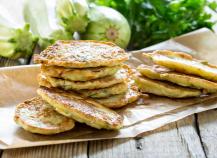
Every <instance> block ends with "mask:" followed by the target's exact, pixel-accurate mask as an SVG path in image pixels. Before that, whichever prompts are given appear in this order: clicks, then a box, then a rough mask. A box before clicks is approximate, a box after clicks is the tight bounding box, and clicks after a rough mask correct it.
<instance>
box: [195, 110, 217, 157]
mask: <svg viewBox="0 0 217 158" xmlns="http://www.w3.org/2000/svg"><path fill="white" fill-rule="evenodd" d="M197 118H198V123H199V132H200V133H199V134H200V136H201V140H202V145H203V146H204V150H205V152H206V155H207V157H208V158H216V157H217V110H210V111H207V112H203V113H199V114H197Z"/></svg>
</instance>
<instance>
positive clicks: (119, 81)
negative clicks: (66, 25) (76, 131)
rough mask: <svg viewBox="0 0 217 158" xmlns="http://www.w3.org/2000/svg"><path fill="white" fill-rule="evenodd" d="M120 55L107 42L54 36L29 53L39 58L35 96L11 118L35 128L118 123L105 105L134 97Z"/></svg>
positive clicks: (123, 54) (36, 130)
mask: <svg viewBox="0 0 217 158" xmlns="http://www.w3.org/2000/svg"><path fill="white" fill-rule="evenodd" d="M126 60H128V54H127V53H126V52H125V51H124V50H123V49H121V48H119V47H117V46H116V45H114V44H112V43H109V42H96V41H58V42H57V43H55V44H54V45H53V46H50V47H48V48H47V49H46V50H44V51H43V52H41V53H40V55H38V56H36V57H35V62H36V63H41V73H40V74H39V76H38V81H39V85H40V88H39V89H38V90H37V93H38V95H39V96H40V97H36V98H33V99H31V100H27V101H26V102H24V103H21V104H19V105H18V106H17V108H16V113H15V121H16V122H17V123H18V124H19V125H21V126H22V127H23V128H24V129H26V130H28V131H30V132H33V133H40V134H54V133H59V132H63V131H67V130H70V129H72V128H73V127H74V120H75V121H77V122H81V123H85V124H87V125H89V126H91V127H94V128H98V129H101V128H105V129H120V128H121V127H122V122H123V118H122V117H121V116H120V115H119V114H117V113H116V112H115V111H113V110H111V109H109V108H118V107H122V106H124V105H126V104H128V103H131V102H133V101H135V100H136V99H137V98H138V97H139V92H138V90H137V87H135V85H134V81H133V80H132V79H131V76H132V70H131V69H130V68H129V67H128V66H127V65H124V64H123V62H124V61H126ZM108 107H109V108H108Z"/></svg>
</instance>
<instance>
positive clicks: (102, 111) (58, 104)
mask: <svg viewBox="0 0 217 158" xmlns="http://www.w3.org/2000/svg"><path fill="white" fill-rule="evenodd" d="M37 93H38V94H39V95H40V96H41V97H42V98H43V99H44V100H46V101H47V102H48V103H49V104H50V105H52V106H53V107H54V108H55V109H56V110H57V111H58V112H59V113H61V114H63V115H65V116H67V117H70V118H73V119H74V120H76V121H78V122H81V123H86V124H87V125H89V126H92V127H95V128H98V129H101V128H105V129H114V130H116V129H120V128H121V127H122V122H123V118H122V117H121V116H120V115H119V114H117V113H116V112H115V111H113V110H110V109H108V108H106V107H104V106H102V105H100V104H98V103H96V102H94V101H92V100H88V99H87V98H82V97H80V96H79V95H77V94H76V93H73V92H67V91H62V90H58V89H48V88H45V87H41V88H39V89H38V90H37Z"/></svg>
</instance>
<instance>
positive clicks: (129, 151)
mask: <svg viewBox="0 0 217 158" xmlns="http://www.w3.org/2000/svg"><path fill="white" fill-rule="evenodd" d="M216 150H217V110H210V111H206V112H203V113H199V114H195V115H192V116H189V117H187V118H185V119H183V120H180V121H178V122H174V123H171V124H169V125H167V126H164V127H162V128H160V129H157V130H155V131H152V132H149V133H146V134H145V135H144V137H142V138H136V139H116V140H104V141H89V142H81V143H70V144H62V145H52V146H42V147H32V148H22V149H13V150H5V151H1V153H0V158H72V157H77V158H113V157H115V158H134V157H135V158H140V157H141V158H144V157H147V158H158V157H160V158H164V157H165V158H168V157H169V158H170V157H171V158H179V157H180V158H189V157H193V158H215V157H217V152H216Z"/></svg>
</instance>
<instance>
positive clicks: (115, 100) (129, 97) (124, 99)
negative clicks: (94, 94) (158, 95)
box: [95, 80, 140, 108]
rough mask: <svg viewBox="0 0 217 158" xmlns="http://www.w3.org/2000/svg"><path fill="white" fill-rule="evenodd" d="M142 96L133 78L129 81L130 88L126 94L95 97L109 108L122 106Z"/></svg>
mask: <svg viewBox="0 0 217 158" xmlns="http://www.w3.org/2000/svg"><path fill="white" fill-rule="evenodd" d="M139 96H140V93H139V91H138V88H137V87H136V86H135V85H134V82H133V81H132V80H131V81H129V82H128V90H127V92H126V93H124V94H117V95H113V96H110V97H107V98H99V99H95V100H96V101H97V102H99V103H101V104H102V105H104V106H106V107H109V108H121V107H123V106H125V105H127V104H130V103H132V102H134V101H136V100H137V99H138V98H139Z"/></svg>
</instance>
